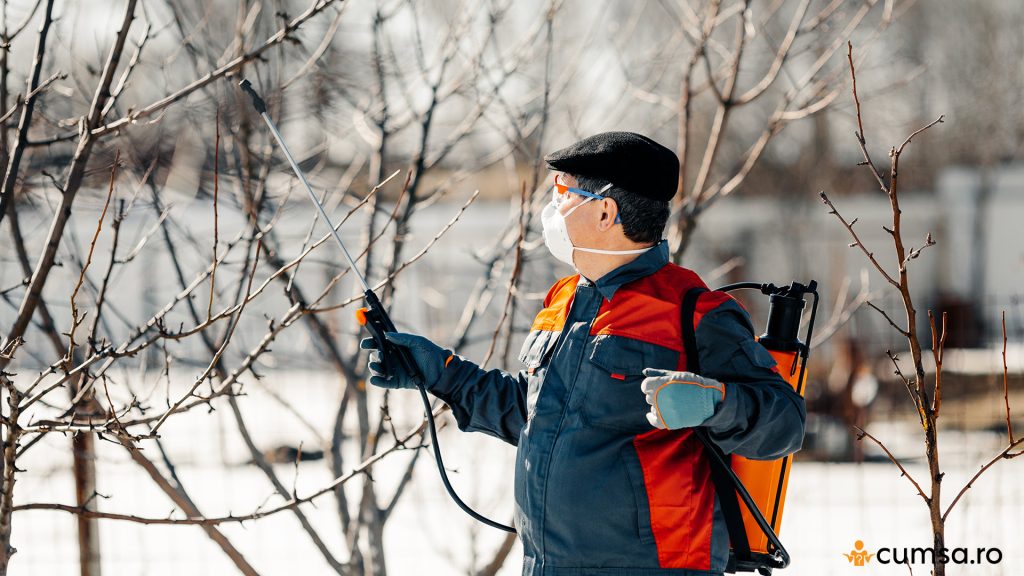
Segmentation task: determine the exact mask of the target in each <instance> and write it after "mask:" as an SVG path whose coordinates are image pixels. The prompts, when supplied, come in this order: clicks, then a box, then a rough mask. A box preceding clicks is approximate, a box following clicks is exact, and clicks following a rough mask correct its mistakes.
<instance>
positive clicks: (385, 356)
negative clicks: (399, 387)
mask: <svg viewBox="0 0 1024 576" xmlns="http://www.w3.org/2000/svg"><path fill="white" fill-rule="evenodd" d="M238 85H239V87H241V89H242V90H243V91H244V92H245V93H246V94H248V95H249V97H250V98H251V99H252V105H253V107H254V108H256V112H258V113H259V115H260V117H261V118H263V121H264V122H266V124H267V127H268V128H270V133H271V134H273V135H274V139H275V140H277V143H278V145H279V146H280V147H281V151H282V152H284V155H285V158H287V159H288V163H289V164H291V167H292V170H293V171H294V172H295V175H296V176H298V177H299V180H300V181H301V182H302V186H303V187H304V188H305V189H306V192H308V193H309V198H310V199H311V200H312V201H313V205H314V206H316V209H317V210H318V211H319V212H320V217H321V218H323V221H324V223H326V224H327V227H328V228H330V230H331V236H333V237H334V241H335V242H337V243H338V247H339V248H341V252H342V254H344V255H345V260H346V261H347V262H348V265H349V269H350V270H351V271H352V273H353V274H354V275H355V277H356V278H357V279H358V280H359V284H360V285H361V286H362V287H363V300H364V301H365V302H366V307H365V308H360V309H359V310H357V311H356V320H358V321H359V324H360V325H362V326H364V327H366V329H367V330H368V331H369V332H370V335H371V336H372V337H373V339H374V340H375V341H376V342H377V349H378V350H380V355H381V364H382V365H383V366H392V367H393V366H394V365H395V364H394V363H395V362H397V363H398V364H399V365H400V366H401V367H402V369H404V370H405V371H406V373H408V374H409V375H410V376H412V379H413V382H414V383H415V384H416V388H417V390H419V392H420V397H421V398H422V399H423V407H424V410H425V411H426V416H427V425H428V428H429V430H430V443H431V446H432V447H433V451H434V460H435V461H436V462H437V469H438V472H439V473H440V475H441V481H442V482H443V483H444V487H445V489H446V490H447V491H448V494H449V495H450V496H451V497H452V500H454V501H455V503H456V504H458V505H459V507H460V508H462V509H463V510H464V511H465V512H466V513H467V514H469V515H470V516H472V517H473V518H475V519H476V520H479V521H480V522H483V523H484V524H487V525H488V526H491V527H494V528H498V529H499V530H505V531H506V532H515V531H516V530H515V528H513V527H511V526H506V525H505V524H501V523H500V522H495V521H494V520H491V519H489V518H487V517H485V516H483V515H481V514H479V513H478V512H476V511H475V510H473V509H472V508H470V507H469V505H468V504H466V503H465V502H463V501H462V499H461V498H459V495H458V494H456V492H455V489H454V488H453V487H452V485H451V482H450V481H449V480H448V474H447V472H445V467H444V461H443V460H442V458H441V448H440V446H439V445H438V443H437V425H436V424H435V422H434V415H433V412H432V411H431V408H430V398H429V397H428V396H427V390H426V388H425V386H424V382H423V374H422V373H421V372H420V370H419V368H418V367H417V366H416V362H415V360H413V358H412V355H411V354H410V353H409V350H408V349H407V348H404V347H402V346H396V345H394V344H392V343H391V342H390V341H389V340H388V339H387V338H386V337H385V336H384V334H385V333H387V332H395V331H396V329H395V324H394V322H392V321H391V318H390V317H389V316H388V313H387V311H386V310H385V309H384V305H383V304H381V302H380V299H378V298H377V294H376V293H374V291H373V290H372V289H371V288H370V287H369V285H367V284H366V279H365V278H363V276H362V274H360V273H359V268H358V267H357V266H356V263H355V260H353V259H352V255H351V254H349V252H348V249H347V248H345V243H344V242H342V241H341V236H339V235H338V231H337V229H336V228H335V227H334V225H333V224H332V223H331V220H330V218H328V217H327V212H326V211H325V210H324V207H323V205H322V204H320V200H319V199H317V197H316V194H314V193H313V188H312V187H310V185H309V182H308V181H307V180H306V175H305V174H303V172H302V169H301V168H299V165H298V163H296V162H295V158H294V157H292V154H291V152H290V151H289V150H288V146H286V145H285V143H284V139H283V138H282V137H281V133H280V132H279V131H278V130H277V126H275V125H274V122H273V120H271V119H270V115H269V114H268V113H267V105H266V103H265V102H264V101H263V99H262V98H260V96H259V94H257V93H256V91H255V90H254V89H253V87H252V83H250V82H249V80H246V79H243V80H242V81H241V82H239V83H238Z"/></svg>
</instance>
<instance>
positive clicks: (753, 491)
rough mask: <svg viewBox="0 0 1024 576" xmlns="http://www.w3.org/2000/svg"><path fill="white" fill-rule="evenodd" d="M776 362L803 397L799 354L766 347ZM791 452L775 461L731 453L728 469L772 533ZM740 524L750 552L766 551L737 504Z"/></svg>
mask: <svg viewBox="0 0 1024 576" xmlns="http://www.w3.org/2000/svg"><path fill="white" fill-rule="evenodd" d="M769 352H770V353H771V355H772V357H773V358H775V361H776V362H777V363H778V365H779V373H780V374H781V375H782V377H783V378H784V379H785V380H786V381H787V382H789V384H790V385H791V386H793V389H794V390H795V391H796V392H797V393H798V394H800V395H801V396H803V393H804V386H803V384H804V382H802V381H800V380H799V379H800V378H801V376H803V379H804V380H806V379H807V377H806V372H805V371H803V370H801V369H800V366H799V364H800V354H799V353H798V352H797V351H778V350H769ZM792 464H793V455H792V454H791V455H789V456H786V457H785V458H780V459H778V460H749V459H747V458H744V457H742V456H738V455H735V454H734V455H733V457H732V468H733V470H734V471H735V472H736V475H737V476H739V478H740V480H742V481H743V485H744V486H746V488H747V491H748V492H749V493H750V495H751V496H752V497H753V498H754V502H756V503H757V507H758V508H759V509H760V510H761V513H762V514H764V517H765V519H766V520H768V522H769V523H770V524H771V526H772V529H773V530H774V531H775V533H776V534H778V533H779V529H780V527H781V525H782V509H783V505H784V504H785V502H786V485H787V484H788V483H789V471H790V469H791V468H792ZM740 510H741V512H742V514H743V525H744V527H745V528H746V531H747V539H748V540H749V543H750V551H751V552H755V553H757V552H760V553H762V554H767V553H768V552H769V550H768V536H767V535H766V534H765V533H764V532H763V531H762V530H761V528H760V527H759V526H758V525H757V522H756V521H755V520H754V518H753V516H751V515H750V512H749V511H748V510H747V509H746V508H742V507H741V509H740Z"/></svg>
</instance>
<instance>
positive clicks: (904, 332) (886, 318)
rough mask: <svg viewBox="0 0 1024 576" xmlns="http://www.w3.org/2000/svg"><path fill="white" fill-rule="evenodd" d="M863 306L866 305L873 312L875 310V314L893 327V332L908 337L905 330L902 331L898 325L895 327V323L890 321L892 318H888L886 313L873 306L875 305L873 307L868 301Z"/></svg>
mask: <svg viewBox="0 0 1024 576" xmlns="http://www.w3.org/2000/svg"><path fill="white" fill-rule="evenodd" d="M865 304H867V305H868V306H869V307H871V308H872V309H873V310H875V311H877V312H878V313H879V314H881V315H882V317H883V318H885V320H886V321H887V322H889V325H890V326H892V327H893V328H894V329H895V330H896V331H897V332H899V333H900V334H902V335H903V336H907V335H908V332H907V331H906V330H904V329H903V328H901V327H900V326H899V325H897V324H896V322H895V321H893V319H892V318H891V317H890V316H889V314H887V313H886V312H885V311H884V310H882V309H881V308H879V307H878V306H875V305H874V304H873V303H872V302H870V301H868V302H865Z"/></svg>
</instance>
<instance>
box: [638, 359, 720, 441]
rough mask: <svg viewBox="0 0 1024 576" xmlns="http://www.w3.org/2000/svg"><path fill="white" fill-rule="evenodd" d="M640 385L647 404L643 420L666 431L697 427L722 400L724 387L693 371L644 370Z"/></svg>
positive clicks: (710, 414) (713, 411) (712, 412)
mask: <svg viewBox="0 0 1024 576" xmlns="http://www.w3.org/2000/svg"><path fill="white" fill-rule="evenodd" d="M640 386H641V389H642V390H643V391H644V394H645V395H646V396H647V403H648V404H650V405H651V411H650V412H648V413H647V421H648V422H650V423H651V426H654V427H655V428H667V429H669V430H678V429H679V428H692V427H694V426H700V425H701V424H702V423H703V422H704V421H705V420H707V419H708V418H710V417H711V416H712V415H713V414H714V413H715V408H716V407H717V406H718V403H719V402H721V401H722V399H724V398H725V384H722V383H721V382H719V381H718V380H714V379H711V378H704V377H702V376H698V375H696V374H694V373H693V372H671V371H668V370H658V369H656V368H644V381H643V382H642V383H641V385H640Z"/></svg>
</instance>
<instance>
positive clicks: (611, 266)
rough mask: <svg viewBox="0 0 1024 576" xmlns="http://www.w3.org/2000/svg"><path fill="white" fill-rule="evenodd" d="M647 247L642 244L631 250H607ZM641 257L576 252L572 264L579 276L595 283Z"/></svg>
mask: <svg viewBox="0 0 1024 576" xmlns="http://www.w3.org/2000/svg"><path fill="white" fill-rule="evenodd" d="M647 247H648V246H645V245H643V244H635V246H634V247H633V248H609V250H639V249H643V248H647ZM642 255H643V254H593V253H589V252H580V251H578V250H577V251H576V253H575V255H574V262H575V263H576V269H577V270H579V272H580V275H582V276H583V277H584V278H586V279H587V280H590V281H591V282H595V283H596V282H597V281H598V280H600V279H601V278H602V277H603V276H605V275H607V274H608V273H609V272H611V271H612V270H615V269H616V268H618V267H619V266H625V265H626V264H629V263H630V262H632V261H633V260H636V259H637V258H639V257H640V256H642Z"/></svg>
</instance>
